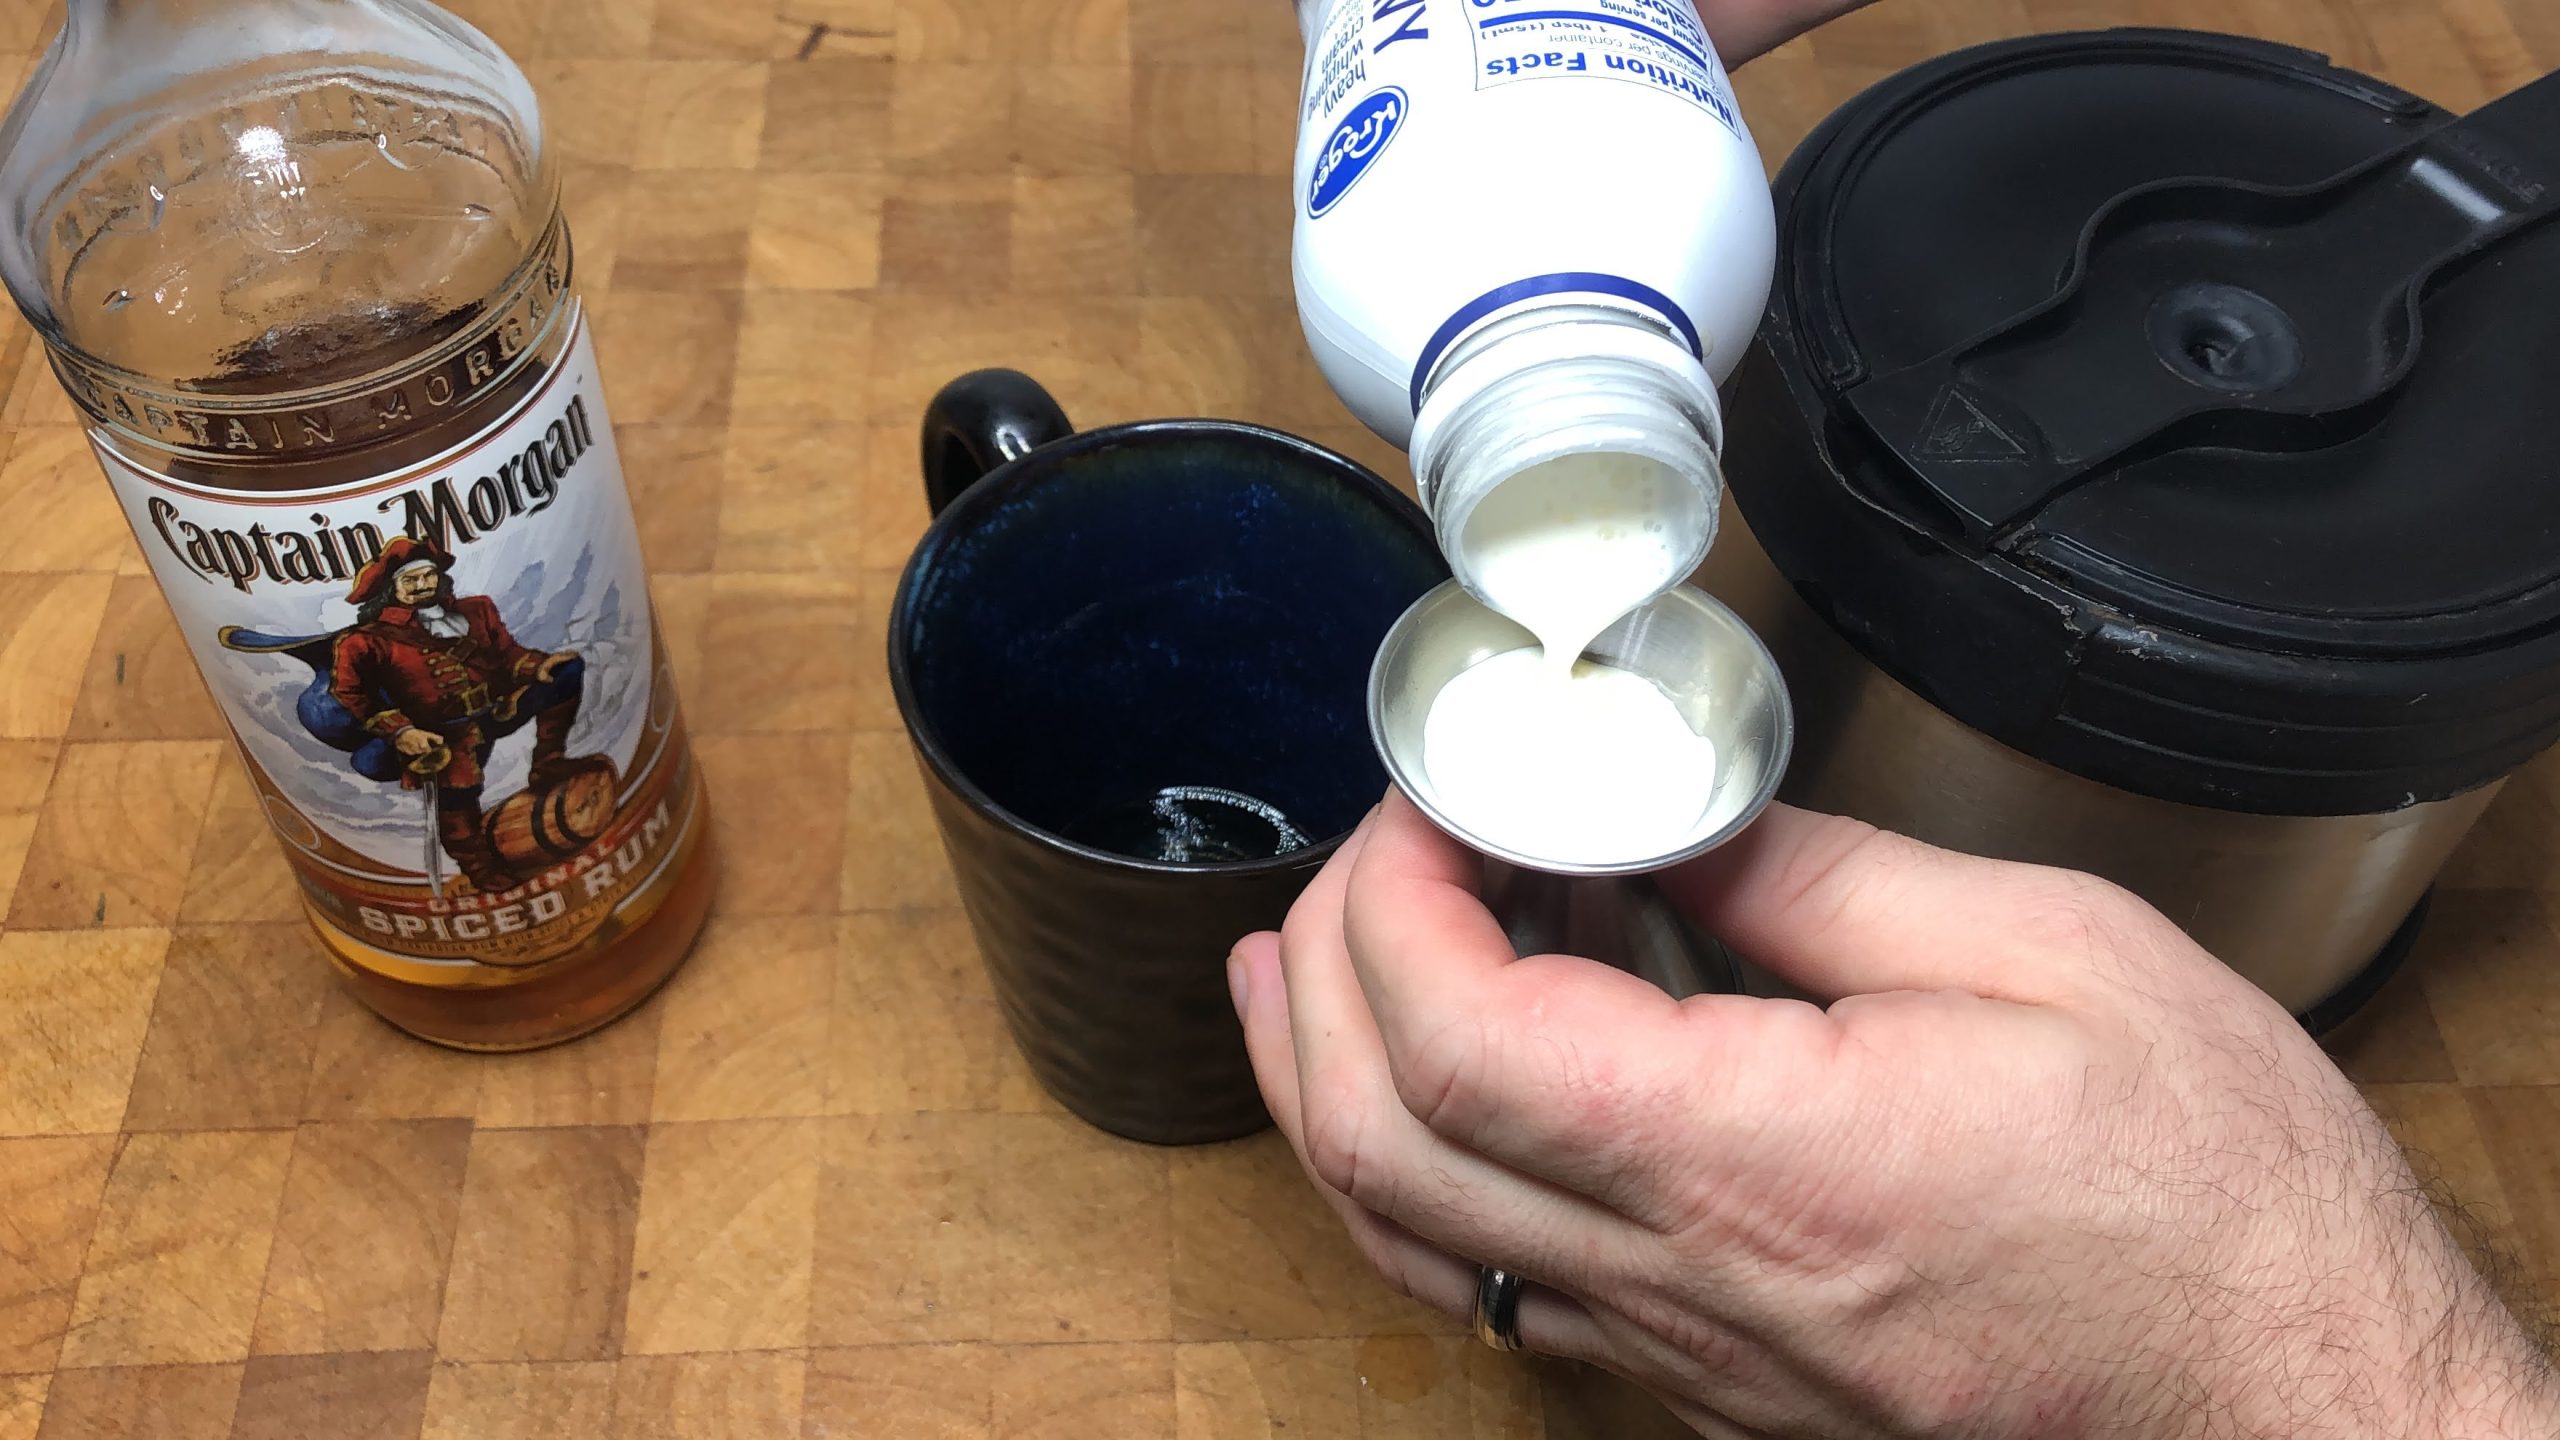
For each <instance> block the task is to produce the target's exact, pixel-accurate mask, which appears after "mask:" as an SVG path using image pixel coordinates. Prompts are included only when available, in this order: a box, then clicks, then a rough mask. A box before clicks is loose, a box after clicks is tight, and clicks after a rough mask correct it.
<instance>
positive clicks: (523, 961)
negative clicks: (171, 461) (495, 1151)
mask: <svg viewBox="0 0 2560 1440" xmlns="http://www.w3.org/2000/svg"><path fill="white" fill-rule="evenodd" d="M562 318H563V323H566V324H569V325H570V326H571V327H572V336H571V339H570V343H569V344H568V345H567V346H565V347H564V348H563V352H562V357H561V360H560V362H559V363H558V364H557V365H556V366H555V367H554V368H553V369H552V370H551V371H550V373H549V374H548V375H547V376H546V377H545V378H544V381H543V383H542V384H541V385H540V386H539V387H538V388H537V389H536V390H535V392H534V393H533V394H532V395H531V396H530V397H529V398H527V399H526V400H524V401H523V402H522V403H521V404H519V405H518V406H517V407H516V408H515V409H514V410H513V411H512V412H511V413H509V414H507V415H505V416H504V417H502V418H500V419H499V420H497V421H496V422H495V423H494V424H492V425H491V426H490V427H489V428H487V429H486V430H483V431H482V432H480V433H479V434H478V435H476V436H475V437H473V438H472V439H470V440H468V441H466V442H464V443H463V444H461V445H458V446H456V447H455V448H454V449H452V450H451V451H448V452H446V453H444V454H441V455H438V456H437V457H435V458H434V459H433V460H431V461H429V462H427V463H425V464H422V465H418V466H415V467H412V468H408V469H404V470H401V471H398V472H396V473H392V474H386V475H378V476H373V477H370V478H367V479H365V480H363V481H361V482H358V483H356V484H353V485H350V486H346V487H341V488H336V489H330V490H322V491H307V492H295V493H278V494H260V495H255V496H245V495H240V494H236V493H224V492H219V491H212V490H206V489H203V488H200V487H196V486H193V485H190V484H188V483H186V482H184V481H180V480H173V479H170V478H168V477H165V476H161V475H157V474H154V473H152V472H150V471H148V470H146V469H144V468H143V467H142V466H140V465H138V464H136V463H134V462H133V461H132V460H131V459H129V458H127V457H126V456H125V455H123V454H121V453H120V452H119V451H118V450H117V449H116V447H115V444H114V442H113V440H112V438H111V437H109V436H107V435H105V434H103V433H100V432H94V431H93V432H92V436H91V441H92V444H93V445H94V446H95V447H96V449H97V452H98V458H99V461H100V463H101V464H102V465H103V466H104V467H105V469H106V472H107V476H108V478H109V480H110V481H111V482H112V484H113V486H114V489H115V492H116V495H117V498H118V499H119V501H120V502H121V503H122V504H123V506H124V510H125V513H126V516H127V518H128V519H130V520H131V522H132V524H133V530H134V534H135V536H136V538H137V539H139V541H140V542H141V545H142V550H143V553H144V555H145V556H146V557H147V558H148V560H149V562H150V565H151V569H152V573H153V574H154V575H155V576H156V577H157V578H158V580H159V583H160V588H161V591H162V592H163V593H164V594H165V595H166V596H167V598H168V602H169V606H170V609H171V611H172V612H173V613H174V614H175V616H176V619H177V623H178V627H179V629H180V630H181V631H182V632H183V633H184V634H185V636H186V640H187V644H188V646H189V647H190V649H191V650H192V651H193V652H194V655H195V659H196V663H197V665H198V667H199V668H200V669H201V670H202V671H203V673H204V677H205V681H206V685H207V687H208V688H209V689H210V690H211V691H212V693H213V697H214V699H215V700H216V701H217V702H218V703H219V704H220V705H221V707H222V711H223V714H224V716H225V717H226V718H227V719H228V720H229V722H230V726H231V730H232V733H233V735H234V737H235V738H236V739H237V741H238V742H239V746H240V750H241V753H242V755H243V757H244V758H245V759H246V761H247V763H248V767H249V774H250V778H251V780H252V782H253V784H254V785H255V786H256V788H257V791H258V793H259V796H260V799H261V801H262V802H263V804H264V806H265V809H266V813H267V816H268V819H269V821H270V822H271V823H272V824H273V826H274V828H275V831H276V833H277V835H278V836H279V837H280V838H281V839H282V840H283V842H284V845H285V851H286V854H287V857H288V858H289V859H290V860H291V862H292V865H293V869H294V872H295V875H296V878H297V879H298V880H299V881H300V883H301V886H302V889H303V892H304V894H305V895H306V896H307V897H308V898H309V900H310V901H311V903H312V905H313V906H314V907H315V908H316V909H317V910H318V911H319V912H320V913H321V914H323V915H325V916H327V917H328V918H329V919H330V920H331V921H332V922H333V923H335V924H336V925H337V926H338V927H339V928H341V929H343V930H346V931H348V932H351V933H352V934H354V935H356V936H357V937H359V938H361V939H363V940H365V941H366V942H368V943H369V944H370V945H372V946H373V947H375V948H376V949H377V950H380V951H384V952H388V953H389V956H390V957H391V959H392V961H393V963H394V964H395V965H396V967H397V968H396V969H392V970H391V973H393V974H395V975H396V976H397V977H398V978H401V979H407V980H413V981H421V982H425V983H430V984H436V983H445V984H469V985H488V984H501V983H507V982H509V981H512V980H516V979H521V978H524V977H526V976H528V975H530V974H531V973H534V971H535V970H536V969H537V968H538V967H540V966H541V965H542V964H543V963H544V962H546V961H550V960H554V959H558V958H560V957H562V956H565V955H569V954H573V953H575V952H576V951H577V950H578V949H579V947H580V946H581V945H582V944H583V943H584V942H585V941H587V940H588V939H589V938H590V937H591V936H593V935H595V933H596V932H597V931H598V930H599V929H600V928H602V927H603V926H605V925H606V924H607V922H608V921H610V920H612V919H613V918H614V916H615V915H616V914H617V912H619V911H621V910H623V909H624V908H626V907H632V908H635V909H638V908H644V907H647V906H649V905H651V904H653V903H654V898H655V896H656V895H657V894H658V893H659V892H660V891H661V890H663V888H664V886H665V884H666V883H667V882H668V881H670V880H671V879H672V875H673V870H674V867H675V866H676V865H677V864H678V863H679V862H680V861H681V860H682V859H683V858H684V856H685V854H686V853H687V852H688V851H689V849H690V845H689V841H690V837H691V832H692V830H693V828H694V826H695V824H696V822H697V817H696V816H695V815H694V814H693V813H692V806H693V805H694V803H695V799H694V797H695V795H696V793H697V789H696V787H695V786H694V785H693V784H692V783H691V782H692V776H691V775H690V773H689V771H688V767H689V765H690V763H691V761H690V757H689V752H688V749H687V747H686V745H685V744H684V741H683V736H682V731H681V723H680V720H679V717H678V715H677V710H676V703H675V687H674V686H673V684H672V683H671V682H670V681H669V679H668V677H667V674H666V660H665V651H664V646H663V645H662V643H661V642H660V638H659V636H658V634H657V629H656V625H655V623H654V616H653V615H652V612H651V609H650V603H649V594H648V586H647V580H646V577H645V575H644V572H643V570H642V565H641V555H640V537H639V532H638V530H637V528H636V527H635V526H634V524H633V521H632V515H631V503H630V498H629V495H628V493H627V492H626V490H625V488H624V484H623V477H622V464H621V459H620V456H619V454H618V453H617V451H616V449H615V446H614V439H613V427H612V425H611V423H610V422H609V421H608V419H607V417H606V414H605V407H604V395H603V391H602V389H601V388H600V386H599V385H598V383H597V372H596V363H595V351H594V345H593V343H592V340H591V338H590V336H589V334H588V332H587V330H586V327H585V325H584V323H583V316H582V314H580V313H578V312H575V311H573V312H572V313H571V314H570V315H568V316H565V317H562ZM633 918H638V917H637V916H636V915H635V916H634V917H633Z"/></svg>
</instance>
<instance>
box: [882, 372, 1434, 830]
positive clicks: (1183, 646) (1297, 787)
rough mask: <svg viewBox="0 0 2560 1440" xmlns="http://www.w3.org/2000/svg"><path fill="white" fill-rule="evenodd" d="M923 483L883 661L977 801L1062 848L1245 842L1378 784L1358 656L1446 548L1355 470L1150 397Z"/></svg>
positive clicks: (920, 734) (1354, 814)
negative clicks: (958, 482)
mask: <svg viewBox="0 0 2560 1440" xmlns="http://www.w3.org/2000/svg"><path fill="white" fill-rule="evenodd" d="M929 464H930V460H929ZM944 498H947V499H948V502H949V503H948V508H947V509H946V510H945V511H944V513H943V514H942V515H941V517H940V518H939V519H938V520H937V522H936V524H935V526H934V528H933V530H932V532H931V533H929V534H928V536H927V537H926V539H925V541H924V543H923V544H922V545H921V546H920V547H919V548H918V550H917V552H916V555H915V557H914V559H913V561H912V562H911V563H910V565H909V568H908V573H907V575H906V577H905V579H904V582H903V583H902V585H901V587H900V594H899V604H898V607H897V613H896V615H895V616H894V618H893V621H892V625H893V629H892V639H891V650H892V669H893V671H895V672H899V673H898V679H899V681H900V684H899V687H898V688H899V690H900V697H899V698H900V702H901V704H902V705H903V706H905V707H906V709H907V712H908V719H909V722H910V725H911V726H912V728H913V730H914V732H915V735H916V738H917V740H918V742H919V744H920V745H921V746H923V747H925V748H926V749H927V750H928V752H929V754H930V755H931V757H932V758H934V759H937V760H938V761H939V762H940V765H939V767H938V768H941V769H943V770H944V772H945V773H946V775H947V776H948V777H951V778H954V779H955V780H957V781H958V782H960V784H961V785H962V787H963V788H964V789H965V790H971V791H975V792H976V798H977V799H978V800H980V801H981V802H983V803H985V804H988V805H991V806H992V807H994V808H995V809H997V810H999V811H1001V812H1003V813H1004V814H1005V815H1007V816H1010V817H1011V818H1012V819H1013V820H1014V821H1015V822H1017V823H1019V824H1021V825H1024V826H1028V827H1030V828H1032V829H1034V830H1037V831H1040V832H1045V834H1046V835H1047V836H1049V837H1053V838H1055V839H1057V840H1062V841H1064V842H1067V845H1068V847H1069V848H1073V849H1080V850H1086V851H1093V852H1102V853H1107V854H1112V855H1117V856H1121V857H1124V858H1127V859H1131V860H1134V861H1138V862H1141V863H1150V862H1154V863H1180V864H1186V865H1200V864H1235V863H1243V864H1250V863H1252V862H1254V861H1255V860H1257V859H1261V858H1265V857H1267V856H1269V855H1273V854H1278V853H1285V852H1286V851H1288V850H1292V849H1296V848H1302V847H1304V846H1309V845H1315V844H1321V843H1323V842H1325V841H1327V840H1330V839H1333V838H1335V837H1338V836H1339V835H1341V834H1343V833H1344V832H1346V831H1347V830H1349V829H1350V828H1351V827H1352V826H1353V825H1354V824H1356V823H1358V821H1359V818H1360V816H1361V815H1362V814H1364V813H1365V812H1366V811H1367V810H1368V808H1369V807H1370V806H1371V805H1373V804H1375V803H1376V802H1377V799H1378V796H1379V795H1380V794H1382V793H1383V792H1384V791H1385V788H1386V783H1387V781H1386V774H1385V771H1384V770H1383V768H1382V767H1381V766H1380V764H1379V762H1378V758H1377V755H1376V752H1375V750H1374V748H1373V746H1372V742H1371V740H1370V737H1369V730H1368V725H1367V720H1366V711H1365V708H1364V707H1365V695H1366V687H1367V683H1368V672H1369V666H1370V662H1371V660H1372V658H1373V657H1374V656H1375V654H1376V651H1377V647H1378V642H1379V641H1380V639H1381V638H1382V637H1383V636H1384V635H1385V634H1386V632H1387V630H1388V628H1389V627H1390V626H1392V625H1393V624H1394V623H1395V620H1396V617H1397V616H1399V615H1401V614H1402V613H1403V612H1404V610H1405V608H1406V607H1407V606H1408V605H1410V604H1411V603H1412V602H1413V600H1414V599H1415V598H1416V597H1418V596H1420V595H1421V594H1422V593H1423V592H1424V591H1426V590H1428V589H1430V588H1431V587H1432V586H1433V585H1435V584H1437V583H1438V582H1439V581H1440V580H1441V579H1442V578H1444V577H1445V576H1446V574H1447V571H1446V569H1445V567H1444V566H1443V564H1442V562H1441V559H1440V556H1439V552H1438V550H1437V548H1436V547H1435V546H1434V544H1433V543H1432V540H1431V536H1430V533H1429V529H1428V526H1427V523H1426V522H1425V521H1424V519H1423V517H1422V515H1421V512H1420V510H1419V509H1418V508H1417V507H1415V506H1413V505H1412V503H1411V502H1410V501H1408V500H1406V499H1405V498H1404V497H1402V496H1401V495H1399V494H1397V493H1396V492H1395V491H1393V490H1392V489H1389V488H1388V487H1387V486H1386V485H1385V484H1384V483H1383V482H1381V481H1379V480H1378V479H1377V478H1376V477H1375V476H1373V475H1370V474H1369V473H1368V472H1367V471H1365V470H1362V469H1360V468H1359V467H1358V466H1356V465H1353V464H1352V463H1351V462H1349V461H1347V460H1344V459H1342V458H1340V457H1338V456H1335V455H1332V454H1331V453H1330V452H1327V451H1324V450H1322V449H1320V448H1318V447H1316V446H1314V445H1311V444H1308V443H1307V442H1304V441H1300V440H1297V439H1294V438H1292V437H1289V436H1286V435H1281V434H1278V433H1276V432H1272V431H1266V430H1261V429H1257V428H1254V427H1250V426H1244V425H1233V424H1225V423H1221V422H1213V421H1161V422H1150V423H1146V424H1140V425H1129V426H1118V427H1114V428H1112V429H1108V430H1102V431H1095V432H1092V433H1089V434H1084V435H1076V436H1072V437H1069V438H1065V439H1059V440H1053V441H1050V442H1049V443H1047V444H1044V445H1041V446H1040V447H1039V448H1037V449H1035V450H1032V451H1030V452H1029V453H1028V454H1025V455H1022V456H1020V457H1019V458H1015V459H1012V460H1010V461H1008V462H1007V463H1005V464H1003V465H1001V466H1000V467H999V468H997V469H996V470H995V471H994V473H992V474H990V475H988V476H986V477H985V478H984V479H982V480H979V481H978V482H977V483H976V484H974V485H969V486H968V487H967V488H966V489H964V490H961V491H960V492H959V493H957V494H956V496H950V497H944ZM1206 792H1214V793H1206ZM1167 797H1171V799H1170V800H1168V798H1167ZM1221 797H1236V798H1233V799H1228V798H1221ZM1256 805H1258V806H1260V807H1263V809H1265V810H1267V811H1269V812H1271V813H1270V814H1268V815H1265V814H1263V813H1262V812H1261V811H1257V810H1255V809H1253V808H1252V807H1253V806H1256ZM1266 825H1267V826H1269V830H1268V831H1267V832H1266V831H1265V829H1264V827H1265V826H1266ZM1289 835H1294V837H1295V843H1294V844H1292V843H1290V842H1289V841H1288V840H1286V839H1280V838H1277V837H1282V836H1289ZM1266 839H1269V840H1272V841H1273V843H1271V844H1269V845H1267V846H1266V845H1265V844H1264V843H1263V842H1264V841H1265V840H1266Z"/></svg>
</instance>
